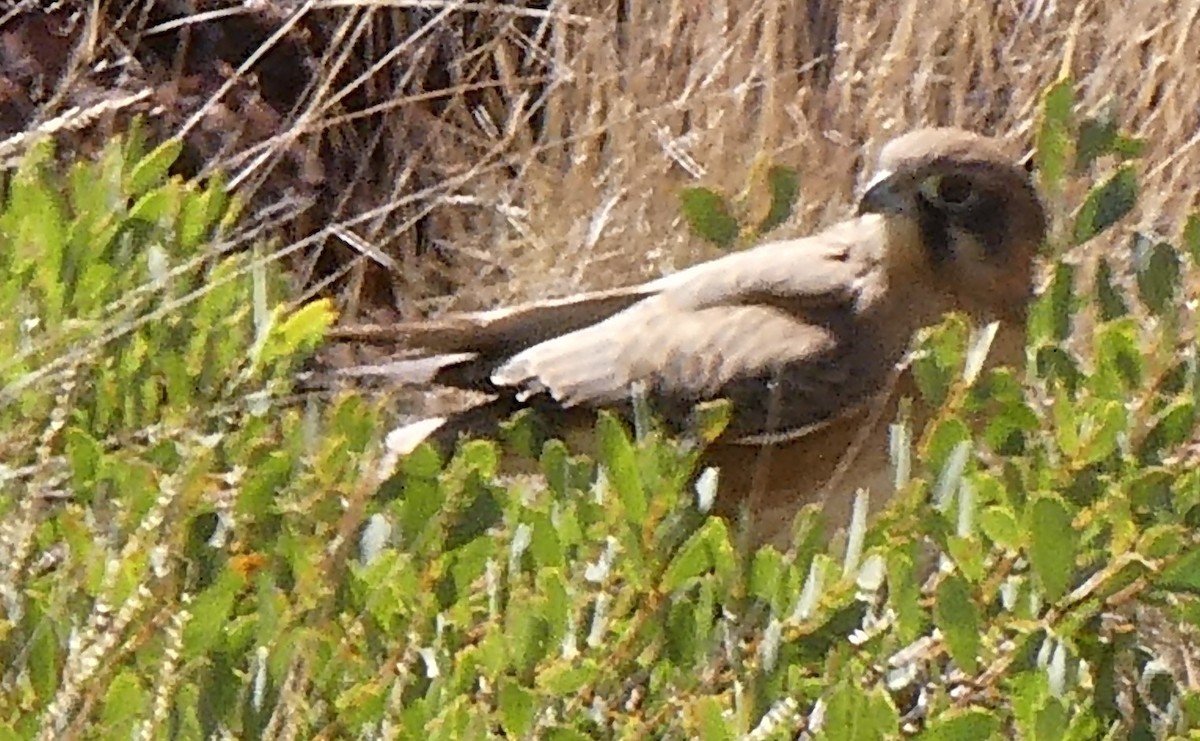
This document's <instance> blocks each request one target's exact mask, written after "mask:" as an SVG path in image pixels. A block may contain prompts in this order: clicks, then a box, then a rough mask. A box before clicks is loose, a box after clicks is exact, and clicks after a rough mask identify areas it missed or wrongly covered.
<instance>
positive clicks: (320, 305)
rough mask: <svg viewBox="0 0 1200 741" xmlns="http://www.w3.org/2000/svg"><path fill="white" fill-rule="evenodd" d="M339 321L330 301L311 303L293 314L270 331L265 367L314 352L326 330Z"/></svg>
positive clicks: (320, 300) (321, 300)
mask: <svg viewBox="0 0 1200 741" xmlns="http://www.w3.org/2000/svg"><path fill="white" fill-rule="evenodd" d="M336 319H337V312H336V311H335V310H334V308H333V302H332V301H331V300H329V299H327V298H323V299H319V300H317V301H311V302H309V303H307V304H305V305H304V306H302V307H300V308H299V309H297V310H296V311H293V312H292V313H291V315H290V316H288V318H287V319H285V320H284V321H283V322H282V323H280V324H276V325H275V326H274V327H273V328H272V330H271V340H270V342H269V343H268V349H266V350H264V351H263V354H262V362H263V364H265V365H270V364H271V363H273V362H275V361H277V360H280V359H286V358H290V357H292V356H293V355H295V354H297V353H304V352H309V351H311V350H312V349H313V348H314V347H316V346H317V344H318V343H320V341H321V339H322V338H323V337H324V336H325V331H326V330H328V329H329V327H330V326H332V325H333V322H334V321H335V320H336Z"/></svg>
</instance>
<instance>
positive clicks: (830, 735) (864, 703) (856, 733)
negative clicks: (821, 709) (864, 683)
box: [818, 682, 900, 741]
mask: <svg viewBox="0 0 1200 741" xmlns="http://www.w3.org/2000/svg"><path fill="white" fill-rule="evenodd" d="M899 726H900V718H899V716H898V714H897V713H896V708H895V707H894V706H893V705H892V704H891V702H890V701H889V700H888V698H887V697H886V696H883V695H881V694H880V693H878V692H871V693H867V692H864V691H863V690H862V689H860V688H859V687H858V686H857V685H856V684H855V683H854V682H841V683H839V684H838V686H837V687H836V688H835V689H834V691H833V693H832V694H831V695H830V697H829V701H828V703H827V705H826V707H825V725H824V727H823V728H822V729H821V734H820V735H819V736H818V738H821V739H829V740H830V741H834V740H835V739H836V741H874V740H875V739H884V738H892V737H894V736H895V735H896V733H897V732H898V731H899Z"/></svg>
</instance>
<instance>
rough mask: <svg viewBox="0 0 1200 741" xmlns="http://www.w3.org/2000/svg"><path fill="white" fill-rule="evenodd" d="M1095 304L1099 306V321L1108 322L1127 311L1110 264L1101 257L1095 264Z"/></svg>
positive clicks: (1125, 313) (1127, 308)
mask: <svg viewBox="0 0 1200 741" xmlns="http://www.w3.org/2000/svg"><path fill="white" fill-rule="evenodd" d="M1095 285H1096V304H1097V305H1098V306H1099V308H1100V321H1103V322H1108V321H1112V320H1113V319H1117V318H1118V317H1123V316H1125V315H1127V314H1128V313H1129V306H1127V305H1126V303H1125V298H1124V297H1123V296H1122V295H1121V292H1120V291H1119V290H1117V287H1116V283H1115V276H1114V274H1113V269H1112V266H1111V265H1109V264H1108V260H1107V259H1106V258H1104V257H1101V258H1100V259H1099V260H1098V261H1097V264H1096V282H1095Z"/></svg>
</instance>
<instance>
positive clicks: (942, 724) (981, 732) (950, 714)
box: [917, 708, 1000, 741]
mask: <svg viewBox="0 0 1200 741" xmlns="http://www.w3.org/2000/svg"><path fill="white" fill-rule="evenodd" d="M999 735H1000V719H999V718H998V717H996V716H995V715H994V714H993V713H990V712H988V711H986V710H979V709H976V708H970V709H967V710H965V711H959V710H950V711H947V712H945V713H942V714H940V715H936V716H934V718H933V719H931V720H930V721H929V725H928V726H927V727H926V728H925V730H924V731H922V732H921V733H920V734H918V735H917V739H918V740H919V741H982V740H983V739H991V738H998V737H999Z"/></svg>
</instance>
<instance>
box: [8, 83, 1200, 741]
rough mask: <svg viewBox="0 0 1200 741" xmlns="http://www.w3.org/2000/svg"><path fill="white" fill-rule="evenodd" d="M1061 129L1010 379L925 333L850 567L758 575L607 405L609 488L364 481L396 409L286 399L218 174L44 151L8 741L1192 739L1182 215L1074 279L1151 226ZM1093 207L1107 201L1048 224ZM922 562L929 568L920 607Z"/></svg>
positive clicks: (1049, 122) (788, 189)
mask: <svg viewBox="0 0 1200 741" xmlns="http://www.w3.org/2000/svg"><path fill="white" fill-rule="evenodd" d="M1073 110H1074V103H1073V94H1072V87H1071V85H1070V82H1069V81H1064V82H1063V83H1061V84H1059V85H1057V86H1055V87H1054V88H1052V89H1051V90H1050V91H1048V93H1047V101H1046V106H1045V110H1044V112H1043V116H1042V120H1041V122H1040V126H1039V139H1038V142H1037V152H1036V161H1037V163H1038V165H1039V168H1040V170H1039V171H1040V177H1041V178H1042V181H1043V182H1042V186H1043V189H1044V190H1045V192H1046V193H1047V197H1048V200H1049V203H1050V205H1051V206H1052V210H1053V211H1054V213H1055V216H1056V218H1055V223H1056V227H1055V233H1054V237H1053V239H1052V240H1051V243H1050V244H1049V245H1048V247H1049V249H1048V254H1047V256H1046V260H1047V262H1048V263H1049V270H1048V284H1047V286H1046V289H1045V290H1044V291H1043V293H1042V294H1041V296H1040V298H1039V299H1038V301H1037V304H1036V306H1035V308H1034V311H1033V315H1032V317H1031V319H1030V330H1031V341H1030V346H1029V348H1028V360H1029V362H1028V364H1027V367H1026V368H1022V369H1015V370H1013V369H1006V370H1001V371H993V372H988V373H985V374H978V373H977V371H976V369H977V367H978V362H977V361H978V355H979V353H980V352H982V351H983V349H985V343H981V342H979V341H978V340H977V339H975V338H972V337H971V335H970V333H969V332H968V331H967V326H966V324H965V323H964V321H963V320H962V319H961V318H958V317H950V318H948V319H947V321H946V322H945V323H944V324H943V326H941V327H940V328H938V329H937V330H936V331H933V332H931V333H930V334H929V336H928V337H926V338H924V340H923V344H922V350H923V352H922V354H921V355H920V359H919V360H918V375H919V377H920V379H921V387H922V389H923V391H924V392H925V393H927V394H928V395H930V396H931V397H933V398H936V399H938V400H940V401H943V402H944V406H943V409H942V411H941V413H940V415H939V416H938V418H937V420H936V421H935V423H934V424H933V425H932V426H931V428H930V430H929V431H928V433H927V434H926V435H924V436H923V439H921V440H918V441H915V442H916V445H915V451H916V453H915V456H914V457H913V458H912V459H911V460H906V461H903V463H904V464H905V465H904V468H907V469H909V470H910V471H911V479H910V480H909V481H908V483H907V484H906V486H905V488H904V491H903V493H902V495H901V496H900V497H898V500H897V502H896V503H895V504H894V505H892V506H890V507H889V508H888V509H887V510H886V512H885V513H884V515H883V516H882V517H881V518H880V519H879V521H878V522H876V523H874V524H873V525H872V526H871V527H870V528H869V529H868V531H867V532H866V534H865V539H864V541H863V548H862V549H861V551H853V550H852V552H851V553H850V554H848V556H847V557H846V558H845V559H844V560H840V561H839V560H835V559H834V558H832V557H831V556H830V555H828V554H827V553H825V552H824V551H823V548H822V547H821V546H820V545H819V544H820V543H821V540H820V538H819V537H818V535H819V534H818V533H817V532H816V531H815V524H814V523H815V518H813V517H811V514H812V513H804V514H802V516H801V518H800V519H799V521H798V522H797V536H798V537H797V543H798V545H797V547H796V548H795V549H794V550H793V551H792V552H789V553H787V554H781V553H778V552H776V551H774V550H772V549H762V550H759V551H755V552H745V551H743V550H741V549H739V548H738V547H737V545H736V542H737V537H736V535H737V533H736V525H731V524H730V523H727V522H726V521H724V520H720V519H716V518H707V517H705V516H703V515H702V514H701V513H700V512H699V511H698V510H697V507H696V504H695V500H696V494H695V493H694V492H693V491H691V490H689V489H688V488H687V487H686V486H685V484H686V482H687V481H688V480H689V474H690V472H691V470H692V468H693V466H694V464H695V461H696V455H697V451H696V450H695V449H694V446H689V445H688V444H686V443H684V442H682V441H678V440H672V439H668V438H664V437H662V436H661V435H660V434H659V433H658V432H657V431H655V429H654V426H653V425H638V428H639V431H640V432H639V434H636V435H631V434H630V433H629V432H628V431H627V430H626V429H624V427H623V426H622V425H621V423H620V422H619V421H617V420H616V418H614V417H611V416H607V415H603V416H601V418H600V420H599V422H598V424H597V430H596V434H597V438H598V442H599V445H598V449H599V451H600V452H599V454H598V460H596V461H592V460H589V459H587V458H584V457H582V456H576V455H573V454H572V452H571V451H570V450H568V449H567V448H566V447H565V446H564V445H563V444H562V443H559V442H557V441H551V442H550V443H548V444H547V445H546V446H545V447H544V448H542V449H541V450H540V451H536V452H537V456H538V463H539V466H540V473H541V477H534V478H529V479H524V478H520V479H515V480H514V479H501V478H500V477H499V476H498V471H499V462H500V457H501V456H502V455H506V454H507V453H506V451H505V449H504V446H502V445H500V444H498V443H494V442H487V441H475V442H471V443H467V444H464V445H463V446H461V447H460V449H459V450H458V452H457V454H456V455H455V456H454V457H453V458H452V459H451V460H449V461H441V460H439V459H438V456H437V455H436V454H435V453H434V452H433V451H432V450H431V449H429V448H427V447H423V448H420V449H418V450H417V451H416V452H415V453H414V454H412V455H410V456H408V457H406V458H405V459H403V460H402V461H400V463H399V465H400V467H401V469H402V472H403V473H404V476H403V477H402V483H400V484H395V483H393V484H391V485H389V486H384V488H383V490H381V491H380V490H379V486H380V482H381V480H382V479H383V478H384V475H383V474H385V473H387V470H386V466H384V463H383V460H382V458H383V456H382V455H381V447H380V444H379V443H380V439H381V437H382V433H383V432H384V429H383V428H384V425H383V424H382V421H381V415H380V413H379V410H377V409H375V408H374V407H372V406H371V405H370V404H368V403H366V402H365V401H363V400H362V399H361V398H359V397H357V396H354V395H352V394H348V395H344V396H342V397H339V398H338V399H336V400H334V401H333V402H331V403H328V404H325V403H321V402H317V401H315V400H311V401H309V402H307V403H305V404H291V405H289V404H284V403H282V400H283V398H284V397H285V395H286V394H288V393H289V391H290V383H291V379H292V377H293V374H294V372H295V370H296V368H297V363H298V362H300V361H301V360H302V359H303V358H304V357H305V355H306V354H307V353H308V352H309V351H310V350H311V349H312V348H313V347H314V345H315V344H316V342H317V341H318V340H319V338H320V335H321V333H322V331H323V329H324V328H325V327H326V326H327V325H328V323H329V322H330V321H331V319H332V316H331V311H330V309H329V307H328V306H327V305H326V304H325V303H323V302H317V303H314V304H310V305H307V306H304V307H301V308H299V309H295V310H289V309H286V308H283V307H281V306H280V305H279V300H280V298H279V297H281V296H283V295H286V293H287V291H286V288H287V286H286V281H285V280H284V279H283V276H282V274H281V273H280V271H279V270H278V269H277V267H276V266H275V263H274V262H273V261H272V260H271V259H270V258H271V254H270V252H269V251H268V250H267V249H266V248H264V247H262V246H255V245H249V246H248V245H246V244H243V243H242V240H240V239H239V238H238V237H237V234H236V232H234V231H233V226H234V223H235V221H234V216H235V214H236V207H235V205H234V204H233V203H232V202H231V201H230V200H229V199H228V197H227V196H226V195H225V192H224V190H223V189H222V187H221V184H220V183H219V182H211V183H209V184H207V185H206V186H203V187H200V186H196V185H192V184H185V183H181V182H178V181H176V180H172V179H169V178H168V177H167V172H168V169H169V167H170V164H171V161H172V158H173V155H174V153H175V147H174V145H173V144H172V143H171V142H168V143H165V144H163V145H161V146H159V147H158V148H156V149H154V150H153V151H151V152H150V153H149V154H143V152H142V147H141V144H140V142H139V136H138V134H137V132H136V131H135V132H133V133H132V134H131V136H130V137H129V138H127V139H125V140H124V141H118V142H113V143H112V144H111V145H110V146H109V147H108V148H107V150H106V151H105V154H104V156H103V157H102V158H101V159H100V160H99V161H98V162H92V163H80V164H77V165H76V166H75V167H73V168H71V169H70V171H69V172H68V173H66V174H65V175H63V174H60V173H59V171H58V169H57V168H55V167H54V166H53V165H52V164H51V163H52V160H51V158H50V150H49V148H48V147H43V148H40V149H38V150H36V151H35V152H34V153H33V154H31V156H30V157H29V158H27V160H26V161H25V164H24V165H23V166H22V167H21V169H20V170H19V171H17V172H15V173H11V174H10V175H9V176H8V177H6V179H5V180H4V195H5V197H4V202H3V207H2V208H3V210H2V212H0V259H3V260H4V261H5V266H4V267H5V270H4V271H3V276H2V278H0V280H2V284H0V285H2V288H0V301H2V302H3V307H2V308H3V311H2V312H0V343H4V344H3V346H2V349H3V353H4V358H5V360H4V361H3V364H2V365H0V367H2V368H3V371H2V375H0V379H2V383H3V389H2V392H0V393H2V398H3V399H4V404H3V406H2V407H0V414H3V416H4V419H3V421H4V429H5V430H6V432H5V433H4V437H3V448H2V450H3V451H4V459H3V465H4V469H3V474H2V476H0V480H2V481H3V486H4V496H3V497H0V518H2V524H0V548H2V549H3V552H4V554H5V555H6V556H7V558H5V559H3V563H4V564H5V566H4V570H3V576H2V577H0V598H2V599H3V603H4V605H5V611H4V613H3V618H2V619H0V655H2V657H3V661H2V662H0V663H2V665H3V667H4V670H3V671H4V674H3V685H2V686H3V687H4V692H3V694H2V695H0V729H2V732H3V733H4V735H6V736H13V737H21V738H25V737H34V736H37V735H39V734H40V735H41V736H43V737H46V738H52V737H55V738H56V737H63V736H68V735H86V736H89V737H91V736H95V737H104V738H107V737H118V736H119V737H128V736H129V735H130V734H131V733H138V734H141V735H142V736H145V737H149V736H168V735H170V736H178V737H183V738H200V737H205V738H207V737H210V736H213V735H217V734H226V733H227V734H230V735H234V736H238V737H243V738H259V737H268V736H271V737H273V736H276V735H285V734H286V735H291V736H298V737H305V738H307V737H317V736H319V737H359V736H363V737H400V738H430V739H461V738H483V737H487V736H504V737H510V738H511V737H519V738H546V739H561V740H566V739H587V738H597V737H599V738H617V737H620V738H638V737H645V736H652V737H664V738H702V739H726V738H739V737H748V738H756V739H767V738H779V739H783V738H792V737H794V736H795V735H796V733H797V732H798V731H800V730H814V731H818V732H819V734H820V735H822V737H826V738H831V739H858V738H862V739H868V738H884V737H895V736H897V735H918V736H920V737H922V738H929V739H976V738H988V737H1021V738H1044V739H1061V738H1094V737H1120V738H1124V737H1148V736H1163V735H1169V734H1172V733H1175V734H1183V733H1186V732H1187V730H1188V729H1190V728H1192V727H1193V726H1196V725H1197V722H1198V720H1200V696H1198V695H1197V694H1196V692H1195V691H1193V690H1192V689H1191V686H1190V685H1189V683H1188V681H1187V678H1186V670H1185V669H1181V668H1180V667H1185V666H1186V665H1187V662H1188V660H1189V659H1190V656H1191V654H1192V653H1194V651H1193V649H1192V648H1191V645H1192V644H1193V642H1194V641H1193V636H1194V635H1195V630H1196V628H1197V625H1198V624H1200V605H1198V603H1197V601H1196V593H1197V591H1200V541H1198V539H1197V536H1196V535H1195V526H1196V522H1197V519H1200V518H1198V515H1200V510H1198V509H1197V508H1196V505H1197V504H1200V473H1197V472H1196V470H1195V466H1194V465H1193V464H1194V456H1195V452H1194V449H1193V447H1192V446H1193V445H1194V442H1193V437H1194V430H1195V426H1196V425H1195V422H1196V420H1195V397H1196V389H1197V387H1198V385H1200V371H1198V369H1197V366H1196V361H1195V348H1194V343H1193V342H1192V341H1191V331H1192V329H1191V327H1190V325H1189V323H1188V316H1187V313H1186V311H1187V310H1186V308H1185V307H1186V302H1185V299H1186V297H1187V293H1186V291H1187V286H1188V283H1189V280H1190V279H1191V276H1192V271H1193V270H1194V265H1193V262H1194V261H1195V260H1196V259H1197V258H1198V257H1200V254H1198V253H1200V220H1198V219H1196V218H1193V219H1191V220H1190V221H1189V222H1188V224H1187V226H1186V228H1185V230H1184V232H1183V234H1182V235H1179V236H1178V238H1171V239H1165V238H1161V237H1159V236H1156V235H1149V234H1136V235H1135V236H1134V237H1133V239H1132V242H1131V254H1130V255H1129V256H1128V257H1127V258H1123V257H1121V256H1108V257H1106V258H1102V259H1099V260H1097V261H1096V262H1095V266H1094V268H1093V267H1089V268H1087V273H1088V274H1087V275H1086V277H1087V278H1088V280H1086V281H1085V280H1083V278H1084V277H1085V276H1084V272H1085V268H1083V267H1081V265H1079V264H1077V261H1075V260H1074V259H1072V255H1071V254H1070V252H1069V249H1068V248H1069V247H1070V246H1071V245H1074V244H1078V243H1081V242H1083V241H1086V240H1087V239H1089V238H1091V237H1092V236H1095V235H1096V234H1098V233H1100V232H1102V231H1104V230H1106V229H1109V228H1111V227H1113V225H1114V224H1116V223H1117V222H1119V221H1120V220H1121V217H1122V216H1124V215H1125V214H1126V213H1128V212H1129V210H1130V209H1131V208H1132V207H1133V206H1134V205H1135V202H1136V197H1137V177H1136V174H1137V171H1138V167H1139V164H1138V162H1137V159H1136V155H1137V153H1138V151H1139V146H1138V142H1136V141H1133V140H1130V139H1127V138H1125V137H1124V136H1123V135H1121V134H1120V132H1119V130H1118V129H1117V128H1116V127H1115V126H1114V125H1113V124H1111V122H1109V121H1107V120H1101V119H1097V120H1083V121H1076V120H1075V118H1074V116H1073ZM760 169H762V168H760ZM762 173H763V177H762V178H760V179H761V180H762V181H763V183H765V184H766V185H765V190H763V189H762V188H759V189H758V190H763V193H766V194H767V197H766V199H765V200H764V201H763V204H765V205H761V204H760V205H761V207H760V205H755V202H754V199H755V198H759V196H761V194H759V196H756V195H754V192H757V191H756V190H755V189H754V188H748V193H750V195H748V196H747V197H746V199H745V203H744V204H743V205H738V206H731V205H727V204H725V202H724V200H723V199H722V197H721V196H720V195H719V194H716V193H713V192H709V191H700V190H695V191H692V192H691V195H688V196H686V197H685V203H684V208H685V212H686V213H687V220H688V223H689V224H690V225H692V226H693V227H694V228H697V229H699V230H701V231H702V233H703V230H705V229H708V228H709V226H712V227H713V228H714V229H715V230H716V231H715V233H714V234H711V235H706V236H708V237H711V238H714V239H715V240H716V241H720V242H721V243H722V244H724V245H726V246H731V245H733V244H734V243H735V242H736V241H737V240H738V239H740V238H743V237H747V236H748V235H749V236H753V235H757V234H760V233H762V232H765V231H768V230H769V229H770V228H772V227H773V226H774V225H777V224H778V222H779V221H780V220H781V218H782V217H781V215H784V214H786V213H787V211H788V210H789V209H790V204H791V201H792V200H793V199H794V198H795V195H796V191H797V188H798V185H797V181H796V179H795V177H794V176H793V175H791V174H790V173H788V172H787V171H784V170H780V169H762ZM1081 181H1082V182H1092V181H1095V182H1097V183H1098V184H1097V185H1096V186H1095V187H1094V188H1091V189H1090V190H1088V191H1087V192H1086V194H1085V195H1084V196H1083V197H1082V198H1081V199H1080V200H1079V202H1078V203H1077V204H1076V203H1071V202H1068V198H1069V197H1070V196H1069V194H1071V193H1072V192H1075V191H1076V190H1078V189H1072V188H1069V187H1067V186H1068V185H1071V184H1075V183H1078V182H1081ZM756 182H757V181H756ZM752 191H753V192H752ZM760 200H762V199H761V198H760ZM746 204H749V205H746ZM706 209H709V210H711V209H716V210H717V211H718V212H719V213H718V216H716V217H711V218H710V216H708V215H705V214H706ZM739 214H741V215H746V214H749V222H750V224H751V225H750V226H748V227H744V226H742V225H741V223H740V221H739V220H738V219H739V217H738V215H739ZM1179 245H1182V247H1180V246H1179ZM1125 285H1129V286H1131V287H1132V288H1133V289H1134V290H1132V291H1128V290H1126V288H1125ZM727 411H728V410H727V409H726V408H725V407H723V405H720V404H715V405H712V406H710V407H709V409H708V414H707V415H706V419H707V422H706V425H707V427H706V428H705V429H703V430H702V433H707V434H712V433H713V432H714V431H715V430H718V429H719V428H720V427H721V425H722V424H723V423H724V419H725V414H726V413H727ZM968 421H977V422H979V421H981V422H982V423H983V424H982V427H974V426H972V425H968V424H967V422H968ZM899 429H900V431H901V432H903V428H902V427H901V428H899ZM972 429H982V433H981V434H980V435H979V436H978V437H973V436H972V433H971V432H970V430H972ZM509 433H510V434H509V435H508V436H507V437H508V439H509V441H510V442H513V443H514V444H515V443H519V442H520V441H521V440H524V439H526V437H525V436H523V435H522V433H521V429H520V422H519V421H517V422H515V423H514V425H513V427H512V428H511V429H510V430H509ZM397 489H398V490H397ZM923 542H932V543H933V544H935V545H936V546H937V549H938V550H939V552H940V554H941V556H940V558H941V568H940V569H938V570H937V571H936V573H935V575H934V576H933V577H932V578H931V579H930V580H928V582H927V583H921V580H920V578H919V577H920V572H921V569H920V568H919V564H920V562H921V561H922V560H923V559H924V557H925V554H924V546H923Z"/></svg>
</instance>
